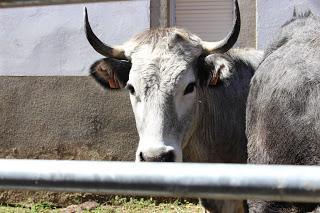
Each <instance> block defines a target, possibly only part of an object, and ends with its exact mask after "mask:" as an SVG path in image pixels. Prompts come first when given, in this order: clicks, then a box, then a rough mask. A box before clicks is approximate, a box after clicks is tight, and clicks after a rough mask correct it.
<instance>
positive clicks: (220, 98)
mask: <svg viewBox="0 0 320 213" xmlns="http://www.w3.org/2000/svg"><path fill="white" fill-rule="evenodd" d="M235 5H236V6H235V14H236V19H235V22H234V23H235V24H234V28H233V30H232V32H231V33H230V34H229V35H228V36H227V37H226V38H225V39H223V40H222V41H219V42H206V41H202V40H201V39H200V38H199V37H197V36H196V35H194V34H191V33H189V32H187V31H185V30H183V29H178V28H160V29H151V30H147V31H145V32H142V33H140V34H138V35H137V36H135V37H133V38H132V39H131V40H129V41H128V42H126V43H124V44H123V45H121V46H118V47H110V46H107V45H106V44H104V43H103V42H101V41H100V40H99V39H98V38H97V37H96V36H95V35H94V33H93V32H92V29H91V27H90V25H89V21H88V17H87V14H86V16H85V29H86V34H87V38H88V41H89V42H90V44H91V45H92V47H93V48H94V49H95V50H96V51H97V52H98V53H100V54H102V55H104V56H106V57H107V58H104V59H102V60H99V61H97V62H96V63H94V64H93V65H92V67H91V74H92V76H93V77H94V78H95V79H96V80H97V81H98V82H99V83H100V84H101V85H102V86H104V87H105V88H109V89H112V88H114V89H119V88H123V87H125V88H126V89H127V90H128V91H129V93H130V101H131V104H132V109H133V112H134V115H135V120H136V127H137V130H138V134H139V138H140V140H139V145H138V148H137V152H136V161H137V162H141V161H160V162H181V161H187V162H212V163H217V162H220V163H222V162H223V163H246V159H247V153H246V144H247V140H246V136H245V105H246V99H247V95H248V90H249V82H250V79H251V77H252V76H253V74H254V71H255V68H256V66H257V65H258V64H259V62H260V60H261V58H262V53H261V52H259V51H256V50H237V49H235V50H230V51H229V49H230V48H231V47H232V46H233V45H234V43H235V42H236V40H237V38H238V35H239V31H240V12H239V7H238V3H237V1H235ZM227 51H228V52H227ZM202 204H203V205H204V207H205V208H206V209H207V210H208V211H210V212H243V203H242V202H240V201H239V202H235V201H220V202H218V201H215V202H211V201H209V200H203V201H202Z"/></svg>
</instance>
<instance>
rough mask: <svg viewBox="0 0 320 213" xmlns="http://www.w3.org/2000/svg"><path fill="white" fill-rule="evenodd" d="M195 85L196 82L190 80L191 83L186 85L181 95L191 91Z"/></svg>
mask: <svg viewBox="0 0 320 213" xmlns="http://www.w3.org/2000/svg"><path fill="white" fill-rule="evenodd" d="M195 86H196V83H195V82H192V83H190V84H188V86H187V87H186V89H185V90H184V93H183V95H186V94H189V93H192V92H193V90H194V88H195Z"/></svg>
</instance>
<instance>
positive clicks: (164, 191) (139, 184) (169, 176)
mask: <svg viewBox="0 0 320 213" xmlns="http://www.w3.org/2000/svg"><path fill="white" fill-rule="evenodd" d="M0 189H16V190H22V189H23V190H45V191H61V192H92V193H96V192H99V193H109V194H123V195H144V196H177V197H194V198H196V197H201V198H213V199H239V200H242V199H258V200H277V201H297V202H320V167H318V166H270V165H236V164H192V163H133V162H102V161H54V160H0Z"/></svg>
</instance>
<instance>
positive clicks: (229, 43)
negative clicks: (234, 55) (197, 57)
mask: <svg viewBox="0 0 320 213" xmlns="http://www.w3.org/2000/svg"><path fill="white" fill-rule="evenodd" d="M234 1H235V2H234V4H235V7H234V14H235V15H236V19H235V20H234V24H233V30H232V31H231V32H230V33H229V35H228V36H227V37H225V38H224V39H223V40H221V41H218V42H207V41H203V42H202V47H203V49H204V51H205V52H206V53H207V54H212V53H225V52H227V51H228V50H229V49H231V48H232V47H233V45H234V44H235V43H236V42H237V39H238V36H239V33H240V27H241V20H240V10H239V5H238V0H234Z"/></svg>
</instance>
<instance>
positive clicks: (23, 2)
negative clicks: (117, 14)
mask: <svg viewBox="0 0 320 213" xmlns="http://www.w3.org/2000/svg"><path fill="white" fill-rule="evenodd" d="M112 1H130V0H1V1H0V8H1V7H26V6H44V5H57V4H78V3H93V2H112ZM135 1H137V0H135Z"/></svg>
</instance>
